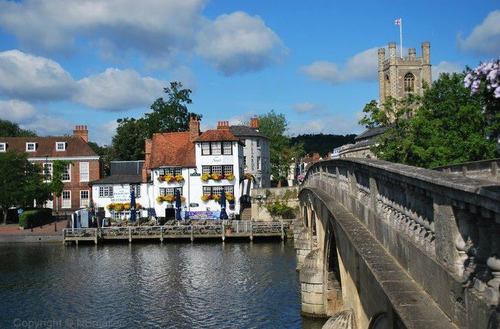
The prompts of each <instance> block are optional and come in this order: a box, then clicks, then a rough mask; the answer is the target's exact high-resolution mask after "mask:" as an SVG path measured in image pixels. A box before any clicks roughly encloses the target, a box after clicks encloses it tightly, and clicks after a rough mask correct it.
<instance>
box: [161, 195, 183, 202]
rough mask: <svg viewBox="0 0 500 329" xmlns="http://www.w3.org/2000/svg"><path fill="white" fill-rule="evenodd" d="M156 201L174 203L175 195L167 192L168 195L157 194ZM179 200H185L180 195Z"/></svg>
mask: <svg viewBox="0 0 500 329" xmlns="http://www.w3.org/2000/svg"><path fill="white" fill-rule="evenodd" d="M156 202H157V203H160V204H161V203H163V202H168V203H174V202H175V195H172V194H168V195H163V196H159V197H157V198H156ZM181 202H182V203H184V202H186V198H185V197H183V196H181Z"/></svg>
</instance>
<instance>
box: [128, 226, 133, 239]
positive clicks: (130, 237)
mask: <svg viewBox="0 0 500 329" xmlns="http://www.w3.org/2000/svg"><path fill="white" fill-rule="evenodd" d="M128 242H129V243H132V228H131V227H130V226H129V227H128Z"/></svg>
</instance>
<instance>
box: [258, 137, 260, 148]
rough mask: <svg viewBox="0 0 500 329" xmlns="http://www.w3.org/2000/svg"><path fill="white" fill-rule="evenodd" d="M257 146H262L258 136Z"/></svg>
mask: <svg viewBox="0 0 500 329" xmlns="http://www.w3.org/2000/svg"><path fill="white" fill-rule="evenodd" d="M257 147H260V139H258V138H257Z"/></svg>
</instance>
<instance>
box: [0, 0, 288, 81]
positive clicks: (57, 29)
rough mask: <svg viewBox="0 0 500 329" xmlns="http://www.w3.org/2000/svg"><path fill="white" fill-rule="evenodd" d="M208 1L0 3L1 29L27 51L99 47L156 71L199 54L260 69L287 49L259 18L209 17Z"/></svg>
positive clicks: (222, 65) (237, 67)
mask: <svg viewBox="0 0 500 329" xmlns="http://www.w3.org/2000/svg"><path fill="white" fill-rule="evenodd" d="M207 1H208V0H182V1H180V0H142V1H136V0H107V1H101V0H86V1H81V0H44V1H38V0H26V1H24V2H12V1H7V0H0V28H2V29H3V30H4V31H7V32H8V33H11V34H12V35H14V36H15V37H16V38H17V39H18V40H19V42H20V44H21V45H22V47H23V49H27V50H29V51H36V52H40V51H41V52H43V53H61V52H63V53H70V52H71V51H74V50H76V49H77V48H78V47H87V48H96V51H97V52H98V53H99V54H100V55H101V56H102V57H103V58H106V59H113V60H117V61H120V60H123V59H124V58H128V57H129V58H133V59H134V60H144V63H145V64H146V66H149V67H154V68H158V67H166V66H169V65H172V64H176V61H180V62H184V61H186V59H189V58H190V55H192V54H196V53H197V54H199V55H200V56H202V57H203V58H205V59H206V60H207V61H208V62H210V63H211V64H212V65H213V66H215V67H216V68H217V69H218V70H220V71H221V72H222V73H224V74H226V75H230V74H236V73H242V72H250V71H256V70H260V69H262V68H264V67H265V66H267V65H270V64H273V63H275V62H276V61H279V59H280V58H281V57H282V55H283V54H284V53H285V52H286V51H285V48H284V47H283V45H282V42H281V40H280V39H279V37H278V36H277V35H276V34H275V33H274V32H273V31H272V30H271V29H270V28H269V27H267V26H266V25H265V23H264V21H263V20H262V19H261V18H259V17H257V16H249V15H248V14H246V13H244V12H234V13H230V14H226V15H221V16H219V17H217V18H216V19H215V20H210V19H208V18H206V17H204V16H203V15H202V11H203V9H204V7H205V4H206V2H207ZM186 55H187V56H186Z"/></svg>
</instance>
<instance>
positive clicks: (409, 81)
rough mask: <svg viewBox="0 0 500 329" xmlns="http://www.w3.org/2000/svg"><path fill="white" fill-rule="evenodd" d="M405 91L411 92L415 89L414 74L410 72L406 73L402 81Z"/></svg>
mask: <svg viewBox="0 0 500 329" xmlns="http://www.w3.org/2000/svg"><path fill="white" fill-rule="evenodd" d="M404 90H405V93H412V92H414V91H415V76H414V75H413V74H412V73H406V75H405V81H404Z"/></svg>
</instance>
